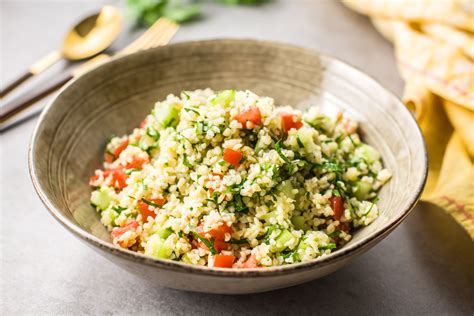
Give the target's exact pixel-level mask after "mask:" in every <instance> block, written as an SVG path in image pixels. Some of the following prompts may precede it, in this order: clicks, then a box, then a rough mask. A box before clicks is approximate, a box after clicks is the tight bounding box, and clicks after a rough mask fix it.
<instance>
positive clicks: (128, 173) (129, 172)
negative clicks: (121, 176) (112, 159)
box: [124, 168, 141, 175]
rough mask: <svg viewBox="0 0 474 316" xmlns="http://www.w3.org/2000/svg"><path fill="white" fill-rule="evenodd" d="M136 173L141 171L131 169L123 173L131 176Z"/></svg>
mask: <svg viewBox="0 0 474 316" xmlns="http://www.w3.org/2000/svg"><path fill="white" fill-rule="evenodd" d="M137 171H141V170H140V169H136V168H133V169H127V170H125V171H124V172H125V174H127V175H131V174H132V172H137Z"/></svg>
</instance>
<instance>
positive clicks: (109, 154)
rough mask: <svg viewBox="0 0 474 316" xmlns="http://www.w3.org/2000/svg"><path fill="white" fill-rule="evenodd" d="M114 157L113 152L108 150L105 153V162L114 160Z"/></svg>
mask: <svg viewBox="0 0 474 316" xmlns="http://www.w3.org/2000/svg"><path fill="white" fill-rule="evenodd" d="M114 159H115V157H114V156H113V155H112V154H111V153H109V152H106V153H105V154H104V160H105V162H107V163H111V162H113V161H114Z"/></svg>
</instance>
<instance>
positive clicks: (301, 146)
mask: <svg viewBox="0 0 474 316" xmlns="http://www.w3.org/2000/svg"><path fill="white" fill-rule="evenodd" d="M296 142H297V143H298V146H300V148H304V144H303V142H302V141H301V139H300V136H299V135H297V136H296Z"/></svg>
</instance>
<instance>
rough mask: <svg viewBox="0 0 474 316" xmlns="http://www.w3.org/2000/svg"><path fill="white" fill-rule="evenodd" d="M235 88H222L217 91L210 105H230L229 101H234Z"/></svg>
mask: <svg viewBox="0 0 474 316" xmlns="http://www.w3.org/2000/svg"><path fill="white" fill-rule="evenodd" d="M234 98H235V90H224V91H221V92H219V93H218V94H217V95H216V97H215V98H214V99H212V100H211V101H210V102H211V104H212V105H217V104H222V105H223V106H224V107H227V106H229V105H230V102H232V101H234Z"/></svg>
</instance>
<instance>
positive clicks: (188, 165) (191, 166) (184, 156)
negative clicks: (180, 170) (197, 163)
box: [183, 154, 193, 169]
mask: <svg viewBox="0 0 474 316" xmlns="http://www.w3.org/2000/svg"><path fill="white" fill-rule="evenodd" d="M183 165H185V166H186V167H188V168H189V169H192V168H193V165H192V164H191V163H190V162H189V160H188V156H187V155H186V154H185V155H183Z"/></svg>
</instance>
